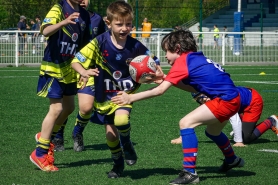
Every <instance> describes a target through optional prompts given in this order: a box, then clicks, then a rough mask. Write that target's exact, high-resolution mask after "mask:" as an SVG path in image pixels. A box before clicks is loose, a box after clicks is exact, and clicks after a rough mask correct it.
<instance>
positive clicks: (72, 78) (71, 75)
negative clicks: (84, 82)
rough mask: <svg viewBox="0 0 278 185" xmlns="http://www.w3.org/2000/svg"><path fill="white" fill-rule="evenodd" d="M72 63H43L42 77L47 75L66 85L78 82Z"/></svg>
mask: <svg viewBox="0 0 278 185" xmlns="http://www.w3.org/2000/svg"><path fill="white" fill-rule="evenodd" d="M70 63H71V60H69V61H66V62H64V63H60V64H55V63H53V62H48V61H42V63H41V69H40V75H45V74H47V75H49V76H51V77H54V78H57V79H58V80H59V82H63V83H65V84H69V83H73V82H76V81H77V79H76V71H75V70H73V69H72V68H71V66H70Z"/></svg>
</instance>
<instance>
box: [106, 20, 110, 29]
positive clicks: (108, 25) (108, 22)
mask: <svg viewBox="0 0 278 185" xmlns="http://www.w3.org/2000/svg"><path fill="white" fill-rule="evenodd" d="M105 23H106V25H107V27H109V28H110V27H111V22H110V21H109V20H107V19H106V20H105Z"/></svg>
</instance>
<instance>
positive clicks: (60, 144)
mask: <svg viewBox="0 0 278 185" xmlns="http://www.w3.org/2000/svg"><path fill="white" fill-rule="evenodd" d="M51 142H52V143H53V144H54V151H57V152H61V151H64V150H65V147H64V139H63V138H54V139H52V141H51Z"/></svg>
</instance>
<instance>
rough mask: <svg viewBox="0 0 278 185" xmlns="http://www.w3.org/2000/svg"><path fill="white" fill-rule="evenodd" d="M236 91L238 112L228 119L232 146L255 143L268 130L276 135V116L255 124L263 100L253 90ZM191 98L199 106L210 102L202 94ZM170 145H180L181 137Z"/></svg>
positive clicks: (277, 124)
mask: <svg viewBox="0 0 278 185" xmlns="http://www.w3.org/2000/svg"><path fill="white" fill-rule="evenodd" d="M237 89H238V91H239V94H240V99H241V105H240V109H239V112H238V113H237V114H235V115H234V116H232V117H231V118H230V123H231V124H232V128H233V136H234V141H235V144H234V146H239V147H241V146H245V144H249V143H251V142H253V141H255V140H256V139H258V138H259V137H260V136H261V135H262V134H263V133H265V132H266V131H267V130H270V129H271V130H272V131H273V132H274V133H275V134H276V135H277V134H278V118H277V116H276V115H272V116H270V117H268V118H267V119H266V120H264V121H263V122H261V123H259V124H257V122H258V121H259V119H260V117H261V114H262V110H263V98H262V97H261V95H260V94H259V93H258V92H257V91H256V90H255V89H253V88H246V87H240V86H238V87H237ZM192 96H193V98H194V99H195V100H196V102H197V103H199V104H200V105H202V104H204V103H205V102H207V101H210V98H209V97H207V96H206V95H204V94H202V93H192ZM239 114H240V116H239ZM171 143H172V144H180V143H181V137H179V138H177V139H173V140H172V141H171Z"/></svg>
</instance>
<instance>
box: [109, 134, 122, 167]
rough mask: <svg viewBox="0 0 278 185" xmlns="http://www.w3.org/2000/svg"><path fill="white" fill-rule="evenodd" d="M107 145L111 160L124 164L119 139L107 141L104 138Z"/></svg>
mask: <svg viewBox="0 0 278 185" xmlns="http://www.w3.org/2000/svg"><path fill="white" fill-rule="evenodd" d="M106 142H107V146H108V147H109V149H110V152H111V155H112V160H113V161H114V164H121V165H123V164H124V158H123V152H122V148H121V145H120V140H119V139H117V140H115V141H109V140H106Z"/></svg>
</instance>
